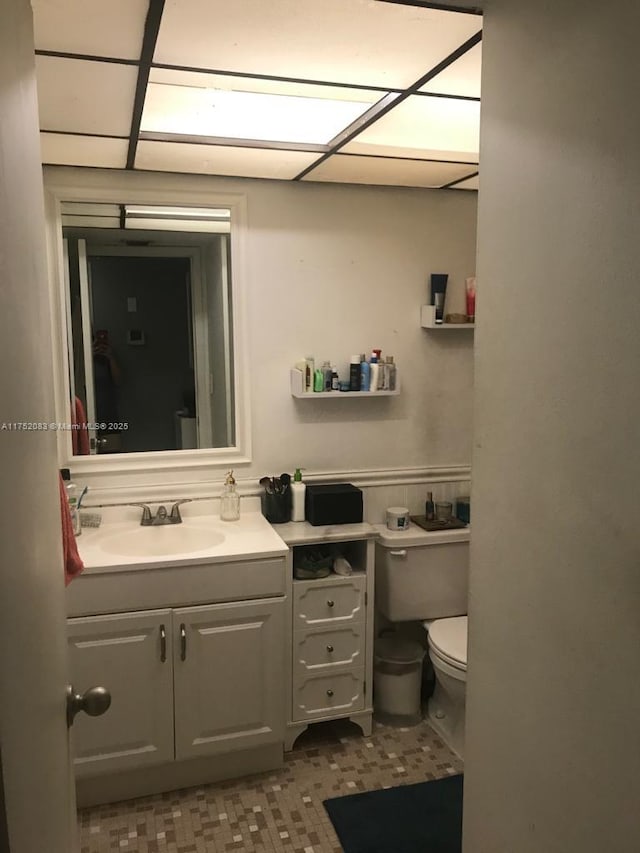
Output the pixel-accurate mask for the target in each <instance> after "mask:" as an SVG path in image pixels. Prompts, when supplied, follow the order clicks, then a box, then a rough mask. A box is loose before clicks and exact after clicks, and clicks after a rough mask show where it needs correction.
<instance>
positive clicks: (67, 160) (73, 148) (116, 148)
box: [40, 133, 129, 169]
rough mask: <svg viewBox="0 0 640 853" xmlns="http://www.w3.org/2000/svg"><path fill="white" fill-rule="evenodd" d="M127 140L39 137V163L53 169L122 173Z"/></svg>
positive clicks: (53, 135)
mask: <svg viewBox="0 0 640 853" xmlns="http://www.w3.org/2000/svg"><path fill="white" fill-rule="evenodd" d="M128 144H129V143H128V141H127V140H126V139H108V138H106V137H104V136H78V135H73V134H68V133H41V134H40V148H41V152H42V162H43V163H48V164H50V165H56V166H95V167H102V168H105V169H124V167H125V166H126V165H127V148H128Z"/></svg>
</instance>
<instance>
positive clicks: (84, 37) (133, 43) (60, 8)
mask: <svg viewBox="0 0 640 853" xmlns="http://www.w3.org/2000/svg"><path fill="white" fill-rule="evenodd" d="M31 5H32V7H33V27H34V39H35V46H36V50H55V51H60V52H61V53H83V54H85V55H88V56H111V57H115V58H116V59H135V60H138V59H140V51H141V50H142V38H143V35H144V23H145V19H146V16H147V10H148V8H149V0H109V2H108V3H98V2H96V0H31Z"/></svg>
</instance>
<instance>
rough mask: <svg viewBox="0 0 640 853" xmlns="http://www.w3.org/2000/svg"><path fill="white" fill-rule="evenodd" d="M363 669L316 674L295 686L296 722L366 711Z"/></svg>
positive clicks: (294, 718) (294, 709)
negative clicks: (364, 709)
mask: <svg viewBox="0 0 640 853" xmlns="http://www.w3.org/2000/svg"><path fill="white" fill-rule="evenodd" d="M364 690H365V679H364V667H363V666H361V667H358V668H357V669H352V670H347V671H343V672H339V673H326V674H323V675H315V676H313V677H311V678H307V679H305V680H304V681H302V682H300V683H298V684H294V689H293V720H294V721H296V722H297V721H299V720H312V719H315V718H318V717H327V716H332V717H340V716H347V715H349V714H353V713H355V712H356V711H361V710H362V709H363V708H364V704H365V702H364Z"/></svg>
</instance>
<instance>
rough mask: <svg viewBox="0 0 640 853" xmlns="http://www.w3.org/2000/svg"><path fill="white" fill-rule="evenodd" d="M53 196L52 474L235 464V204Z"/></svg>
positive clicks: (241, 423)
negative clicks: (55, 374) (57, 452)
mask: <svg viewBox="0 0 640 853" xmlns="http://www.w3.org/2000/svg"><path fill="white" fill-rule="evenodd" d="M78 194H79V195H81V196H83V197H81V198H78V197H77V196H78ZM111 194H112V196H114V194H115V188H114V190H113V191H112V193H111ZM55 195H56V198H55V204H54V202H53V201H52V202H51V203H52V204H54V210H53V212H54V214H55V228H54V230H55V234H56V239H55V248H56V254H57V262H58V263H57V267H58V278H59V282H58V285H59V294H58V311H57V314H58V319H59V325H60V342H59V343H60V346H59V350H60V352H59V354H58V358H59V360H60V361H61V365H59V367H61V376H60V377H59V382H58V386H59V387H58V389H57V391H58V393H57V397H58V398H59V400H58V410H59V419H60V423H63V424H69V425H70V427H71V428H66V429H63V430H61V434H60V436H59V447H60V448H61V455H62V457H63V458H62V462H63V464H68V465H69V467H72V468H73V469H74V470H75V471H80V470H83V469H84V470H85V471H86V470H94V471H98V470H105V471H106V470H107V468H108V469H109V470H113V469H114V468H120V469H122V468H124V469H128V470H131V469H132V468H136V467H138V466H140V467H143V468H144V469H148V467H149V466H150V465H153V466H154V467H155V466H157V465H161V466H162V465H163V464H164V465H167V464H169V465H171V466H172V467H176V466H185V465H186V466H189V465H201V464H202V463H203V462H205V461H207V460H209V461H213V462H216V461H217V462H219V463H220V464H221V465H222V464H227V463H233V464H238V462H242V461H249V457H248V434H249V432H248V428H249V425H248V423H247V419H248V416H247V406H246V402H245V400H244V391H243V383H242V362H243V358H242V346H241V339H242V329H241V326H242V323H241V314H242V312H241V307H242V299H241V288H240V282H239V279H240V273H241V269H238V267H239V266H240V267H241V263H239V261H241V258H240V255H239V252H238V243H239V240H238V238H239V236H240V233H239V232H241V231H242V229H243V222H242V219H243V217H242V213H243V210H242V208H243V204H242V203H240V202H241V200H239V199H238V198H232V199H228V198H227V199H224V198H223V199H215V198H214V199H211V198H210V199H209V200H208V203H207V204H206V205H203V204H200V203H199V204H198V205H195V204H185V203H178V202H177V200H176V198H175V197H174V198H171V197H170V196H171V194H170V193H169V194H168V197H167V201H166V202H163V203H159V202H158V201H156V200H153V201H149V200H148V199H145V198H144V193H138V194H133V195H130V196H127V194H125V195H124V196H122V197H121V198H120V199H119V200H118V199H116V198H115V197H111V198H104V194H101V193H99V192H96V191H94V192H93V193H91V192H90V191H89V192H87V191H84V192H82V191H80V190H78V191H76V192H75V193H74V192H70V191H69V190H68V189H65V188H59V189H58V190H56V193H55ZM87 195H89V196H90V197H89V198H86V197H84V196H87ZM155 195H156V196H157V192H156V193H155ZM204 457H206V458H204ZM87 466H88V467H87Z"/></svg>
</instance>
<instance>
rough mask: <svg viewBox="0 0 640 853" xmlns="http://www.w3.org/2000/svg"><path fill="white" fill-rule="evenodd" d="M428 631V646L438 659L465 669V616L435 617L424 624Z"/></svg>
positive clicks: (459, 668) (463, 670)
mask: <svg viewBox="0 0 640 853" xmlns="http://www.w3.org/2000/svg"><path fill="white" fill-rule="evenodd" d="M425 627H426V628H427V629H428V631H429V636H428V640H429V648H430V650H431V652H432V653H433V654H434V655H435V656H436V657H437V658H439V659H440V660H442V661H444V662H445V663H447V664H449V666H452V667H454V669H457V670H461V671H462V672H466V671H467V628H468V620H467V617H466V616H452V617H449V618H447V619H435V620H434V621H433V622H430V623H428V624H425Z"/></svg>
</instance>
